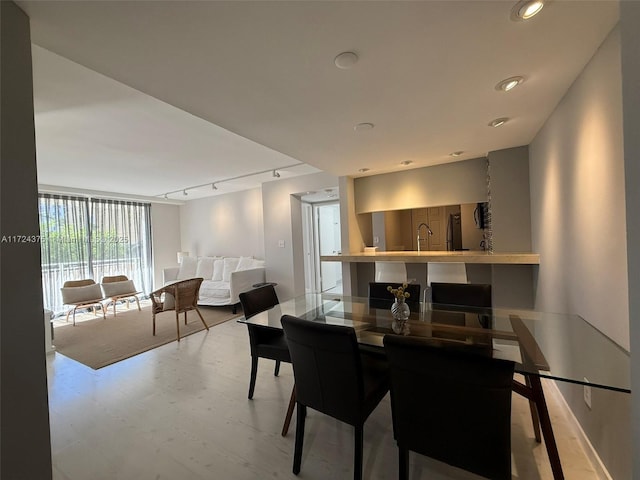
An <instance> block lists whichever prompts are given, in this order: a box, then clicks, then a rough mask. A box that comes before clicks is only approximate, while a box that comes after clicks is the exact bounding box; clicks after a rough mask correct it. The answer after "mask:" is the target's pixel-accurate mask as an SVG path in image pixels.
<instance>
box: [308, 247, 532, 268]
mask: <svg viewBox="0 0 640 480" xmlns="http://www.w3.org/2000/svg"><path fill="white" fill-rule="evenodd" d="M320 260H321V261H323V262H356V263H372V262H384V261H387V262H391V261H392V262H405V263H432V262H464V263H481V264H489V265H500V264H502V265H504V264H507V265H539V264H540V255H539V254H537V253H530V252H522V253H520V252H505V253H499V252H494V253H489V252H484V251H471V250H465V251H460V252H446V251H444V252H443V251H426V252H416V251H402V252H376V253H364V252H358V253H349V254H347V255H322V256H321V257H320Z"/></svg>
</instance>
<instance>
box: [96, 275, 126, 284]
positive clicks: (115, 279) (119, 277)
mask: <svg viewBox="0 0 640 480" xmlns="http://www.w3.org/2000/svg"><path fill="white" fill-rule="evenodd" d="M127 280H129V279H128V278H127V276H126V275H113V276H111V277H102V282H101V283H114V282H126V281H127Z"/></svg>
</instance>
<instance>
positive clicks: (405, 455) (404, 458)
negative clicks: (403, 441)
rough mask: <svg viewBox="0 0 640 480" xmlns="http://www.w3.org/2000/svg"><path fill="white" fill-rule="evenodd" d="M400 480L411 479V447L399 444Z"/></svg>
mask: <svg viewBox="0 0 640 480" xmlns="http://www.w3.org/2000/svg"><path fill="white" fill-rule="evenodd" d="M398 465H399V467H400V468H399V473H398V480H409V449H408V448H402V447H400V446H399V445H398Z"/></svg>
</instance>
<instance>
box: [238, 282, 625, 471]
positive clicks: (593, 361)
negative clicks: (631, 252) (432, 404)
mask: <svg viewBox="0 0 640 480" xmlns="http://www.w3.org/2000/svg"><path fill="white" fill-rule="evenodd" d="M390 306H391V301H389V302H386V301H380V300H374V299H369V298H366V297H351V296H343V295H335V294H307V295H303V296H300V297H296V298H293V299H291V300H288V301H286V302H282V303H281V304H279V305H277V306H275V307H274V308H271V309H269V310H267V311H265V312H262V313H259V314H257V315H255V316H253V317H251V318H250V319H248V320H246V319H241V320H239V321H240V322H242V323H251V324H252V325H258V326H261V327H264V328H274V329H282V325H281V324H280V318H281V317H282V315H285V314H287V315H294V316H296V317H299V318H303V319H306V320H309V321H313V322H322V323H327V324H331V325H345V326H349V327H353V328H354V330H355V332H356V336H357V338H358V342H359V344H360V345H361V346H362V347H363V348H366V349H374V350H378V349H379V350H380V352H384V349H383V343H382V339H383V337H384V336H385V335H387V334H399V335H411V336H419V337H426V338H431V339H436V340H438V342H439V343H441V344H442V345H443V346H445V347H446V346H448V345H449V346H451V347H452V348H456V349H459V348H469V349H474V351H476V352H478V353H480V354H485V355H489V356H492V357H494V358H501V359H506V360H511V361H513V362H514V363H515V371H516V372H517V373H519V374H521V375H522V378H523V379H524V381H522V382H521V381H519V380H516V379H514V382H513V390H514V392H516V393H518V394H520V395H523V396H524V397H526V398H527V399H529V402H530V405H531V415H532V420H533V427H534V433H535V436H536V440H537V441H538V442H540V441H541V439H542V436H543V437H544V439H545V445H546V447H547V453H548V455H549V460H550V463H551V468H552V471H553V475H554V479H556V480H558V479H562V478H564V475H563V472H562V466H561V463H560V458H559V455H558V450H557V446H556V442H555V438H554V435H553V429H552V426H551V419H550V417H549V412H548V410H547V406H546V401H545V398H544V391H543V389H542V383H541V381H540V379H541V378H549V379H552V380H557V381H562V382H570V383H575V384H583V385H589V386H591V387H596V388H604V389H609V390H614V391H619V392H626V393H630V392H631V386H630V384H631V379H630V359H629V353H628V352H627V351H625V350H624V349H622V348H621V347H620V346H618V345H617V344H616V343H615V342H613V341H612V340H611V339H609V338H608V337H607V336H606V335H604V334H603V333H602V332H600V331H599V330H597V329H596V328H594V327H593V326H592V325H590V324H589V323H588V322H586V321H585V320H584V319H583V318H581V317H580V316H578V315H571V314H558V313H549V312H540V311H535V310H523V309H507V308H477V307H464V306H457V305H456V306H454V305H443V304H429V303H413V304H411V314H410V316H409V319H408V320H407V321H406V322H397V321H394V319H393V317H392V315H391V311H390ZM291 410H292V407H291V406H290V409H289V412H288V415H287V419H286V420H285V425H286V426H287V427H288V421H289V420H290V418H291V413H292V412H291ZM285 433H286V429H283V434H285ZM541 433H542V436H541Z"/></svg>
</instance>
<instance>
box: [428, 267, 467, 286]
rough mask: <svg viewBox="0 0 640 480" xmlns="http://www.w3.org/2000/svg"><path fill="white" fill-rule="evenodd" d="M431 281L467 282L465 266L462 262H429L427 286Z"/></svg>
mask: <svg viewBox="0 0 640 480" xmlns="http://www.w3.org/2000/svg"><path fill="white" fill-rule="evenodd" d="M433 282H443V283H467V266H466V264H464V263H462V262H442V263H440V262H429V263H428V264H427V286H430V285H431V284H432V283H433Z"/></svg>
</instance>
